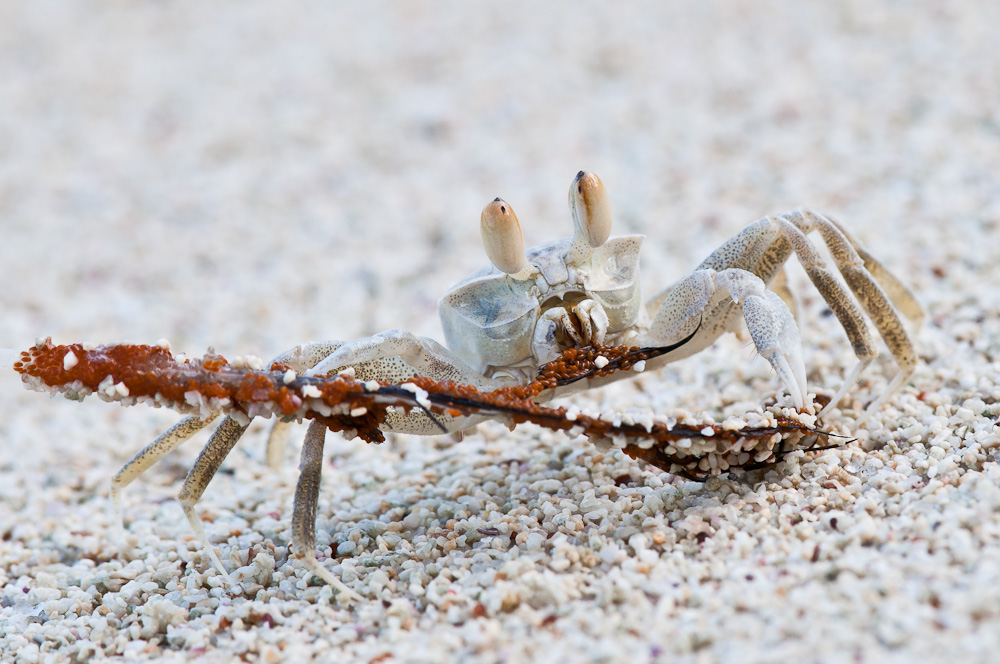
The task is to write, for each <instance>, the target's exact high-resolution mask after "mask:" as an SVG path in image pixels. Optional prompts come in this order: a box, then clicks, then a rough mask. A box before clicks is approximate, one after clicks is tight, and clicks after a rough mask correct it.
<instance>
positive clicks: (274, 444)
mask: <svg viewBox="0 0 1000 664" xmlns="http://www.w3.org/2000/svg"><path fill="white" fill-rule="evenodd" d="M291 432H292V423H291V422H285V421H283V420H278V421H277V422H275V423H274V424H273V425H272V426H271V431H270V433H268V434H267V447H266V448H265V449H266V450H267V451H266V452H265V454H264V458H265V459H267V467H268V468H270V469H271V470H278V469H279V468H281V464H282V462H283V461H284V460H285V449H286V448H287V447H288V438H289V434H290V433H291Z"/></svg>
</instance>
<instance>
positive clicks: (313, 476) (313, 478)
mask: <svg viewBox="0 0 1000 664" xmlns="http://www.w3.org/2000/svg"><path fill="white" fill-rule="evenodd" d="M325 442H326V425H324V424H323V423H322V422H317V421H315V420H313V421H312V422H311V423H310V424H309V429H308V431H307V432H306V438H305V441H304V442H303V443H302V457H301V461H300V462H299V482H298V484H296V486H295V506H294V507H293V509H292V544H293V546H294V547H295V554H294V555H295V557H296V558H298V559H299V560H300V561H302V564H303V565H305V567H306V569H308V570H309V571H310V572H312V573H313V574H315V575H316V576H318V577H319V578H321V579H323V580H324V581H326V582H327V583H329V584H330V585H331V586H333V587H334V588H336V589H338V590H339V591H341V592H342V593H344V595H345V596H347V597H350V598H352V599H357V600H360V599H361V596H360V595H358V594H357V593H356V592H354V591H353V590H351V589H350V588H348V587H347V586H346V585H344V582H343V581H341V580H340V579H338V578H337V577H336V576H334V575H333V574H332V573H331V572H330V571H329V570H327V569H326V568H325V567H323V566H322V565H320V564H319V561H318V560H316V505H317V503H318V499H319V485H320V476H321V474H322V472H323V446H324V444H325Z"/></svg>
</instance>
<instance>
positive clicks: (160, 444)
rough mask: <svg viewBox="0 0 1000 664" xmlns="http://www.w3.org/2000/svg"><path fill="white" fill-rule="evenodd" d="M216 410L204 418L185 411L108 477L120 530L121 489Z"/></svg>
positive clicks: (113, 509)
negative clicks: (181, 416) (179, 419)
mask: <svg viewBox="0 0 1000 664" xmlns="http://www.w3.org/2000/svg"><path fill="white" fill-rule="evenodd" d="M217 416H218V414H216V415H212V416H210V417H206V418H204V419H202V418H198V417H195V416H193V415H189V416H187V417H185V418H184V419H182V420H181V421H180V422H178V423H177V424H175V425H174V426H172V427H170V428H169V429H167V430H166V431H164V432H163V433H162V434H160V436H159V437H158V438H157V439H156V440H154V441H153V442H151V443H150V444H149V445H146V447H144V448H142V449H141V450H139V451H138V452H136V453H135V456H133V457H132V458H131V459H129V460H128V461H126V462H125V465H123V466H122V467H121V469H120V470H119V471H118V472H117V473H115V475H114V477H112V478H111V509H112V512H113V514H114V519H115V522H116V523H117V524H118V525H119V527H121V528H122V529H123V530H124V528H125V520H124V518H123V516H122V497H121V492H122V489H124V488H125V487H127V486H128V485H129V484H131V483H132V480H134V479H135V478H137V477H138V476H139V475H141V474H143V473H144V472H146V471H147V470H148V469H149V467H150V466H152V465H153V464H155V463H156V462H157V461H159V460H160V459H162V458H163V457H164V456H166V455H167V454H169V453H170V452H172V451H173V450H174V449H175V448H176V447H177V446H178V445H180V444H181V443H183V442H184V441H186V440H188V439H189V438H191V436H193V435H195V434H196V433H198V432H199V431H201V430H202V429H203V428H204V427H205V425H207V424H208V423H209V422H211V421H212V420H214V419H215V418H216V417H217Z"/></svg>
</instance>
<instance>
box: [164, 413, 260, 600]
mask: <svg viewBox="0 0 1000 664" xmlns="http://www.w3.org/2000/svg"><path fill="white" fill-rule="evenodd" d="M248 426H250V422H249V420H248V421H247V423H246V424H240V423H239V422H237V421H236V419H235V418H234V417H230V416H227V417H226V418H225V419H224V420H222V424H220V425H219V426H218V427H217V428H216V430H215V431H214V432H212V436H211V437H210V438H209V439H208V443H206V444H205V447H204V448H202V450H201V454H199V455H198V458H197V459H196V460H195V462H194V465H193V466H192V467H191V470H189V471H188V474H187V477H185V478H184V486H183V487H181V492H180V493H179V494H177V500H178V501H180V504H181V507H182V508H183V509H184V516H186V517H187V520H188V523H190V524H191V528H192V530H194V532H195V535H197V536H198V541H200V542H201V545H202V547H204V549H205V551H207V552H208V556H209V558H211V559H212V564H213V565H215V567H216V569H218V570H219V572H220V573H221V574H222V576H223V578H224V579H225V580H226V583H228V584H229V585H231V586H234V587H236V583H235V582H234V581H233V580H232V578H231V577H230V576H229V573H228V572H227V571H226V568H225V567H223V566H222V561H221V560H219V556H218V554H217V553H216V552H215V547H214V546H212V543H211V542H209V541H208V536H207V535H206V534H205V528H204V527H203V526H202V523H201V517H199V516H198V514H197V513H196V512H195V511H194V506H195V504H197V502H198V501H199V500H200V499H201V494H203V493H204V492H205V488H206V487H207V486H208V483H209V482H211V481H212V478H213V477H214V476H215V473H216V472H217V471H218V470H219V466H221V465H222V462H223V461H224V460H225V458H226V456H227V455H228V454H229V452H230V451H232V449H233V447H234V446H235V445H236V443H237V442H238V441H239V439H240V438H241V437H242V436H243V433H244V432H245V431H246V430H247V427H248Z"/></svg>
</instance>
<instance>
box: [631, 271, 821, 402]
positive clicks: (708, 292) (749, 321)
mask: <svg viewBox="0 0 1000 664" xmlns="http://www.w3.org/2000/svg"><path fill="white" fill-rule="evenodd" d="M727 295H728V297H729V298H730V299H731V301H732V304H741V303H742V305H743V318H744V320H745V321H746V325H747V329H748V330H749V331H750V336H751V338H752V339H753V342H754V345H755V346H756V347H757V351H758V352H759V353H760V354H761V356H762V357H764V359H766V360H767V361H768V362H769V363H770V364H771V366H772V367H774V370H775V372H777V374H778V377H779V378H780V379H781V381H782V382H783V383H784V384H785V386H786V387H787V388H788V392H789V394H790V395H791V397H792V401H793V402H794V403H795V405H796V407H798V408H804V407H805V397H806V394H807V391H806V370H805V364H804V363H803V361H802V342H801V341H800V339H799V330H798V327H797V326H796V325H795V319H794V318H793V317H792V313H791V312H790V311H789V310H788V307H787V306H786V305H785V303H784V302H783V301H782V299H781V298H780V297H778V296H777V295H776V294H775V293H773V292H772V291H769V290H767V287H766V286H765V285H764V282H763V281H762V280H761V279H760V277H758V276H757V275H755V274H753V273H752V272H748V271H746V270H741V269H737V268H730V269H727V270H722V271H721V272H716V271H715V270H712V269H704V270H698V271H696V272H694V273H693V274H691V275H690V276H688V277H687V278H685V279H683V280H682V281H681V282H680V283H678V284H677V285H676V286H675V287H674V288H673V290H671V291H670V293H669V294H668V295H667V297H666V298H664V300H663V303H662V304H661V305H660V308H659V311H657V313H656V316H655V317H654V318H653V323H652V325H651V326H650V329H649V337H650V338H649V339H642V338H641V337H640V343H641V344H642V345H646V344H648V345H655V344H663V343H669V342H673V341H677V340H678V339H682V338H684V337H685V336H687V335H690V334H692V333H694V332H695V331H696V330H698V334H697V335H696V338H695V339H694V340H693V343H692V344H691V345H690V347H689V348H682V349H680V353H678V354H677V355H675V356H673V357H671V356H670V354H668V355H664V356H663V357H664V358H666V361H671V360H673V359H677V358H678V357H685V356H687V355H689V354H691V353H693V352H696V351H698V350H701V349H702V348H704V347H705V346H707V345H709V344H711V343H712V342H713V341H715V339H717V338H718V337H719V335H721V334H722V333H723V332H725V331H727V330H726V329H725V328H724V327H723V326H722V325H719V324H716V325H713V324H712V323H711V322H710V321H712V320H723V321H724V320H725V319H726V318H727V316H725V315H716V314H717V313H718V311H719V310H720V309H721V308H722V307H728V306H731V304H730V303H728V302H726V301H725V299H726V296H727ZM706 321H709V323H708V325H705V322H706ZM681 353H683V354H681Z"/></svg>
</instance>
